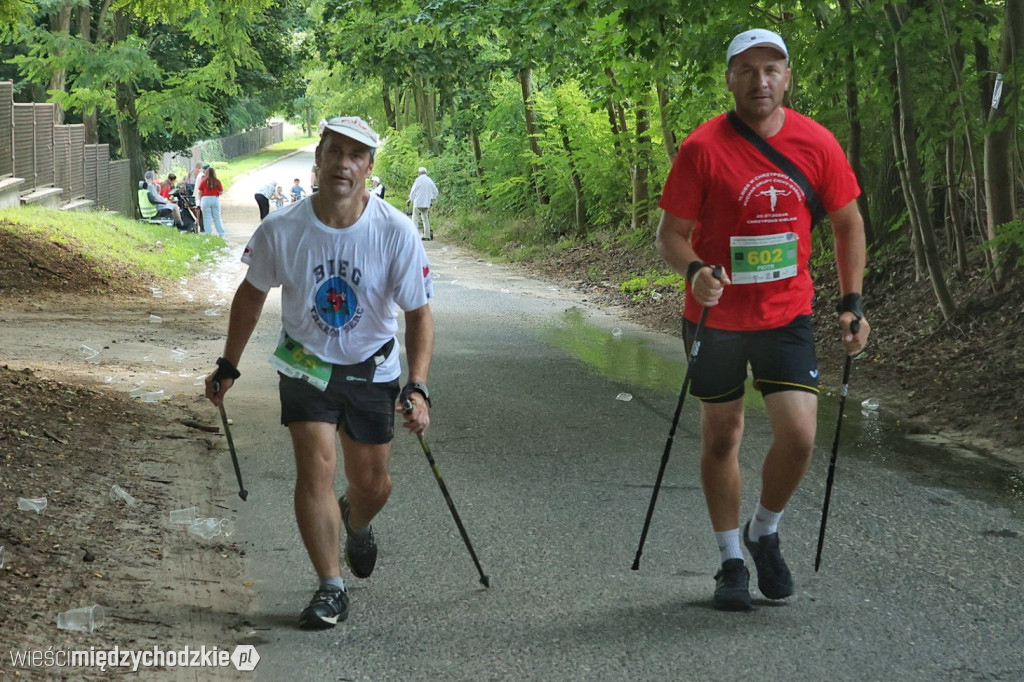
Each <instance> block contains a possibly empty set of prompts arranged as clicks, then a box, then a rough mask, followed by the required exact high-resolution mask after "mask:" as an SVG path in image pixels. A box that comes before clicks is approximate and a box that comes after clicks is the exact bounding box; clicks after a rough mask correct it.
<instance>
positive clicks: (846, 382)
mask: <svg viewBox="0 0 1024 682" xmlns="http://www.w3.org/2000/svg"><path fill="white" fill-rule="evenodd" d="M859 331H860V320H854V321H853V322H851V323H850V332H852V333H853V334H856V333H857V332H859ZM852 366H853V356H852V355H847V356H846V364H845V365H843V390H842V392H841V393H840V394H839V418H838V419H837V420H836V435H835V438H834V439H833V440H832V459H830V460H829V463H828V480H827V481H826V482H825V503H824V504H823V505H822V506H821V527H820V528H819V529H818V552H817V554H815V555H814V572H815V573H817V572H818V567H819V566H821V549H822V548H823V547H824V546H825V524H826V522H827V521H828V505H829V501H830V500H831V499H832V482H833V481H834V480H835V477H836V456H837V455H838V454H839V429H840V428H841V427H842V426H843V407H844V406H845V405H846V394H847V393H849V392H850V368H851V367H852Z"/></svg>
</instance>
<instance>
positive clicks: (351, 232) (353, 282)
mask: <svg viewBox="0 0 1024 682" xmlns="http://www.w3.org/2000/svg"><path fill="white" fill-rule="evenodd" d="M242 262H243V263H245V264H247V265H248V266H249V271H248V273H247V274H246V276H245V279H246V280H247V281H248V282H249V283H250V284H252V285H253V286H254V287H256V288H257V289H259V290H260V291H269V290H270V289H271V288H273V287H276V286H280V287H281V323H282V326H283V327H284V330H285V331H286V332H287V333H288V335H289V336H290V337H292V338H293V339H295V340H296V341H298V342H299V343H301V344H302V345H303V346H304V347H305V349H306V350H307V351H309V352H310V353H312V354H314V355H316V356H317V357H318V358H320V359H321V360H324V361H326V362H332V363H335V364H338V365H354V364H356V363H359V362H362V361H363V360H366V359H367V358H369V357H370V356H371V355H373V354H374V353H375V352H377V351H378V350H379V349H380V347H381V346H383V345H384V344H385V343H387V342H388V341H389V340H390V339H392V338H393V337H394V336H395V334H396V332H397V331H398V313H399V309H401V310H407V311H408V310H416V309H417V308H421V307H423V306H424V305H426V304H427V303H428V301H429V299H430V298H432V297H433V295H434V285H433V278H432V276H431V273H430V263H429V262H428V261H427V254H426V252H424V250H423V245H422V242H421V241H420V238H419V234H418V233H417V231H416V228H415V227H413V224H412V221H411V220H409V218H408V217H407V216H405V214H403V213H402V212H401V211H399V210H398V209H396V208H394V207H393V206H391V204H388V203H387V202H385V201H383V200H381V199H380V198H378V197H377V196H375V195H371V196H370V197H369V202H368V203H367V205H366V208H365V209H364V210H363V215H362V216H360V217H359V220H357V221H356V222H355V224H353V225H351V226H349V227H347V228H344V229H340V230H339V229H334V228H331V227H328V226H327V225H324V224H323V223H322V222H320V221H319V220H318V219H317V217H316V214H314V212H313V204H312V202H310V201H301V202H298V203H294V204H289V205H288V206H286V207H284V208H282V209H279V210H277V211H274V212H273V213H271V214H270V215H268V216H267V217H266V218H265V219H264V220H263V222H262V223H261V224H260V226H259V227H258V228H257V229H256V232H254V233H253V235H252V238H251V239H250V240H249V244H248V245H247V246H246V247H245V251H244V252H243V254H242ZM401 373H402V368H401V365H400V363H399V347H398V343H395V347H394V350H393V351H392V352H391V355H389V356H388V358H387V359H386V360H385V361H384V362H383V363H381V364H380V365H378V366H377V371H376V374H375V375H374V379H373V380H374V381H375V382H385V381H392V380H394V379H397V378H398V377H399V376H400V375H401Z"/></svg>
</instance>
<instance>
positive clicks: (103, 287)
mask: <svg viewBox="0 0 1024 682" xmlns="http://www.w3.org/2000/svg"><path fill="white" fill-rule="evenodd" d="M0 235H3V238H0V258H2V259H3V262H4V263H5V268H4V279H3V286H2V287H0V348H2V349H3V351H2V352H0V491H2V494H0V546H3V547H4V550H3V557H2V559H3V560H2V563H3V567H2V568H0V583H2V584H3V590H4V601H5V604H4V608H3V609H0V655H2V656H3V657H4V658H3V661H2V662H0V677H2V676H6V675H10V674H14V675H17V676H18V677H20V678H21V679H93V678H96V679H98V678H101V677H102V678H105V677H107V676H109V675H110V674H111V670H110V668H108V669H107V671H106V672H101V671H100V670H98V669H96V668H72V667H65V668H53V667H44V666H43V665H41V663H40V661H41V660H42V659H39V658H37V659H36V662H35V663H33V662H32V660H31V659H22V660H20V661H19V662H15V661H14V660H13V659H12V652H17V653H18V654H19V655H20V654H28V653H30V652H44V651H46V650H47V649H48V648H49V649H50V650H51V651H58V650H61V651H71V650H89V649H90V648H91V647H95V649H96V650H111V649H113V648H114V647H119V648H120V649H121V650H151V649H152V648H153V647H156V646H159V647H161V648H163V649H164V650H171V649H176V650H181V649H183V648H184V647H186V646H188V647H190V648H193V649H198V648H199V647H201V646H205V647H206V648H207V649H208V650H209V649H210V648H212V647H214V646H217V647H220V648H221V649H225V648H226V649H227V650H228V651H232V650H233V649H234V648H235V645H236V644H239V643H245V642H246V641H247V638H248V637H249V636H250V635H251V633H252V629H251V628H250V627H249V626H248V625H247V623H246V620H245V614H246V612H247V610H248V609H247V607H248V604H249V601H250V598H251V590H250V587H249V586H247V585H246V583H247V579H246V577H245V576H244V575H243V574H242V571H243V569H242V566H243V562H242V557H243V555H244V550H242V549H241V548H240V547H238V546H236V545H235V544H234V543H233V542H232V541H231V539H230V538H225V537H224V536H223V535H221V536H219V537H216V538H212V539H209V540H204V539H202V538H199V537H197V536H195V535H192V534H190V533H188V532H187V531H186V529H185V527H183V526H174V525H171V524H170V523H169V520H168V519H169V512H170V511H171V510H173V509H180V508H186V507H193V506H194V507H196V509H197V513H198V515H199V516H200V517H212V518H227V519H232V518H233V516H234V513H235V510H236V509H237V506H238V504H240V503H241V502H240V500H239V499H238V497H237V495H236V492H237V491H236V489H235V488H234V487H233V486H234V479H233V477H232V476H231V474H230V472H231V469H230V457H229V455H228V451H227V446H226V443H225V439H224V436H223V434H222V433H221V429H220V424H219V420H218V419H217V414H216V411H215V410H214V409H213V408H212V406H210V405H209V403H207V402H206V401H205V400H202V399H201V397H200V390H201V389H200V387H198V386H195V385H194V384H195V382H196V381H197V380H198V379H199V378H200V377H201V376H202V375H203V374H204V373H205V372H206V371H208V368H209V366H210V365H211V363H212V358H211V357H210V355H211V353H212V354H213V357H215V356H216V350H215V349H217V348H219V346H220V345H221V344H222V340H221V339H222V338H223V332H224V328H225V314H226V310H227V301H226V300H225V299H224V295H223V293H222V292H219V291H218V290H217V288H216V286H215V283H214V282H212V281H211V280H210V279H209V278H207V277H204V276H197V277H195V278H193V279H191V280H187V281H181V282H166V281H165V282H159V281H151V280H147V279H141V278H138V277H136V276H133V275H131V273H128V272H120V273H118V272H115V273H113V274H110V273H109V272H108V274H107V277H106V281H102V280H97V279H96V276H95V275H94V274H92V268H90V267H68V264H69V263H75V262H78V261H77V259H78V258H79V255H78V254H69V253H67V252H66V247H62V246H58V245H54V244H50V243H48V242H46V241H45V240H39V239H28V240H17V239H12V238H11V236H10V235H8V234H5V233H4V232H3V230H2V228H0ZM12 246H13V249H14V252H13V255H12V251H11V247H12ZM151 287H159V288H160V291H159V292H157V293H158V295H159V298H158V297H156V295H155V294H154V292H153V291H152V290H151ZM69 291H74V292H97V293H84V294H80V293H76V294H74V295H71V294H68V293H66V292H69ZM98 292H102V294H99V293H98ZM211 292H214V293H216V297H215V298H214V300H209V298H208V297H209V295H210V293H211ZM189 299H191V300H189ZM207 311H210V312H209V314H207ZM157 318H159V319H157ZM139 392H147V393H152V394H153V395H152V396H149V399H152V400H153V402H144V401H143V399H142V398H138V397H132V396H133V395H136V394H138V393H139ZM115 484H116V485H119V486H120V487H121V488H123V489H124V490H126V491H127V492H128V493H129V494H130V495H131V496H133V497H134V498H135V500H136V501H137V504H136V505H135V506H128V505H126V504H125V503H124V502H123V501H120V500H116V499H112V498H111V493H110V491H111V487H112V486H114V485H115ZM43 497H45V498H46V499H47V507H46V510H45V511H44V512H43V513H42V514H36V513H34V512H32V511H22V510H19V508H18V504H17V501H18V498H26V499H35V498H43ZM92 604H99V605H101V606H102V607H104V609H105V612H106V622H105V623H104V624H103V626H102V627H101V628H99V629H97V630H96V631H94V632H92V633H87V632H72V631H67V630H60V629H58V628H57V613H58V612H59V611H65V610H68V609H71V608H76V607H81V606H88V605H92ZM116 672H120V673H124V672H127V670H125V669H120V668H119V669H117V670H116ZM186 672H188V671H187V669H171V668H162V669H160V668H157V669H153V668H147V669H144V674H145V677H146V679H186V678H188V679H195V677H194V674H195V672H194V671H192V676H191V677H190V676H188V675H185V673H186ZM233 672H234V670H233V668H232V669H230V670H223V669H206V670H204V672H203V675H202V678H203V679H218V678H220V677H224V678H225V679H227V678H230V677H232V673H233Z"/></svg>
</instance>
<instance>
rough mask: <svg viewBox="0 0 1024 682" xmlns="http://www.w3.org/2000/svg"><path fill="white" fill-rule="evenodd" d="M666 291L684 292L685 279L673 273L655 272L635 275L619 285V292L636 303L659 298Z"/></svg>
mask: <svg viewBox="0 0 1024 682" xmlns="http://www.w3.org/2000/svg"><path fill="white" fill-rule="evenodd" d="M666 290H676V291H685V290H686V278H685V277H683V276H682V275H677V274H676V273H674V272H669V271H661V270H655V271H651V272H648V273H646V274H644V275H637V276H635V277H631V278H629V279H627V280H626V281H625V282H622V283H621V284H619V291H621V292H622V293H624V294H626V295H627V296H629V297H630V298H632V299H633V300H634V301H636V302H640V301H642V300H644V299H647V298H655V299H657V298H659V297H660V296H661V295H663V294H662V293H661V292H662V291H666Z"/></svg>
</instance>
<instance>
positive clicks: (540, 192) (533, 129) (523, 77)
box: [518, 67, 550, 206]
mask: <svg viewBox="0 0 1024 682" xmlns="http://www.w3.org/2000/svg"><path fill="white" fill-rule="evenodd" d="M518 75H519V87H520V89H521V90H522V93H523V113H524V115H525V117H526V139H527V141H528V142H529V144H530V151H531V152H533V156H534V158H535V159H536V161H534V163H532V164H531V166H530V170H531V174H532V175H533V186H534V189H536V191H537V203H538V204H540V205H542V206H543V205H545V204H547V203H548V201H549V200H550V198H549V197H548V195H547V192H545V191H544V185H543V181H542V179H541V168H540V160H541V159H542V158H543V156H544V155H543V154H542V153H541V149H540V142H539V141H538V139H537V135H538V133H537V115H536V113H535V112H534V109H533V69H531V68H530V67H525V68H522V69H520V70H519V74H518Z"/></svg>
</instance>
